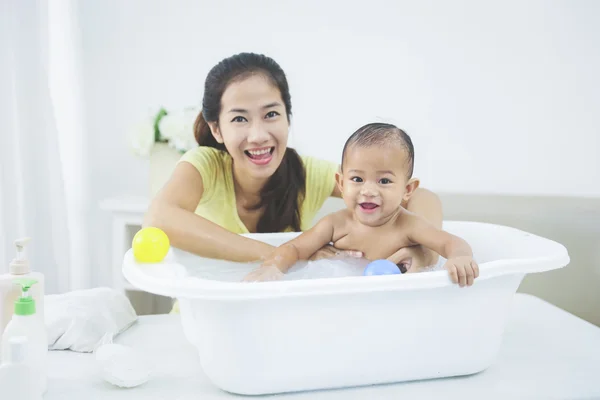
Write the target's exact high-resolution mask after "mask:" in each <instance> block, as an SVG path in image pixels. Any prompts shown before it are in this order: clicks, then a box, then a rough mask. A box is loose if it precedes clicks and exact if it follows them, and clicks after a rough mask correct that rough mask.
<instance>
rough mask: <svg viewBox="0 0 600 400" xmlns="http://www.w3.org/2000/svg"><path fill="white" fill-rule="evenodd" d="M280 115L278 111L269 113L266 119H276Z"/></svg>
mask: <svg viewBox="0 0 600 400" xmlns="http://www.w3.org/2000/svg"><path fill="white" fill-rule="evenodd" d="M278 115H279V113H278V112H277V111H269V112H268V113H267V115H265V118H275V117H276V116H278Z"/></svg>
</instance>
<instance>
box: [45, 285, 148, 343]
mask: <svg viewBox="0 0 600 400" xmlns="http://www.w3.org/2000/svg"><path fill="white" fill-rule="evenodd" d="M44 308H45V311H44V314H45V320H46V329H47V331H48V349H49V350H72V351H77V352H82V353H90V352H93V351H94V350H95V349H96V348H97V347H98V346H101V345H103V344H106V343H112V341H113V338H114V337H115V336H117V335H118V334H120V333H122V332H124V331H125V330H127V329H128V328H129V327H130V326H131V325H132V324H133V323H134V322H135V321H137V314H136V313H135V310H134V309H133V307H132V305H131V302H130V301H129V299H128V298H127V297H126V296H125V295H124V294H123V293H121V292H118V291H116V290H113V289H110V288H96V289H88V290H77V291H73V292H68V293H64V294H57V295H47V296H45V297H44Z"/></svg>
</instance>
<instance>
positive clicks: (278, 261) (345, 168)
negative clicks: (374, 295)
mask: <svg viewBox="0 0 600 400" xmlns="http://www.w3.org/2000/svg"><path fill="white" fill-rule="evenodd" d="M413 166H414V148H413V144H412V141H411V139H410V137H409V136H408V135H407V134H406V133H405V132H404V131H402V130H401V129H399V128H397V127H396V126H394V125H390V124H383V123H372V124H368V125H365V126H363V127H362V128H360V129H359V130H357V131H356V132H355V133H354V134H352V136H350V138H349V139H348V140H347V141H346V144H345V145H344V150H343V153H342V165H341V172H339V173H338V174H337V175H336V180H337V184H338V186H339V188H340V191H341V192H342V197H343V199H344V202H345V203H346V207H347V208H346V209H344V210H340V211H338V212H335V213H333V214H329V215H327V216H326V217H324V218H323V219H321V220H320V221H319V222H318V223H317V224H316V225H315V226H314V227H312V228H311V229H309V230H308V231H306V232H304V233H302V234H300V235H299V236H297V237H296V238H294V239H293V240H290V241H289V242H287V243H285V244H283V245H281V246H279V247H278V248H277V249H275V250H274V251H273V253H272V254H271V255H270V256H269V257H268V258H267V259H266V260H265V261H264V262H263V263H262V265H261V266H260V267H259V268H258V269H257V270H255V271H253V272H251V273H250V274H249V275H247V276H246V278H245V279H244V280H246V281H267V280H277V279H280V278H281V277H282V276H283V274H284V273H286V272H287V271H288V269H289V268H290V267H292V266H293V265H294V264H295V263H296V262H297V261H299V260H308V259H309V257H310V256H311V255H312V254H313V253H315V252H316V251H317V250H319V249H320V248H322V247H323V246H325V245H326V244H328V243H333V245H334V246H335V247H336V248H338V249H340V250H356V251H361V252H362V253H363V255H364V257H365V258H367V259H368V260H377V259H388V260H390V261H393V260H395V257H394V254H395V253H397V252H399V251H400V250H401V249H402V248H404V247H408V246H413V245H423V246H424V247H427V248H429V249H431V250H433V251H435V252H437V253H438V254H440V255H441V256H443V257H444V258H446V259H447V261H446V263H445V265H444V267H445V268H446V269H447V270H448V273H449V274H450V277H451V279H452V281H453V282H454V283H458V284H459V285H460V286H461V287H462V286H465V285H468V286H470V285H472V284H473V280H474V279H475V278H477V277H478V276H479V267H478V265H477V263H476V262H475V260H474V259H473V252H472V250H471V247H470V246H469V244H468V243H466V242H465V241H464V240H463V239H461V238H459V237H457V236H454V235H452V234H450V233H448V232H445V231H443V230H440V229H438V228H437V227H435V226H433V225H432V224H430V223H429V222H428V221H426V220H425V219H424V218H422V217H420V216H418V215H416V214H414V213H411V212H409V211H407V210H406V209H405V208H403V206H402V203H403V202H406V201H408V199H409V198H410V197H411V195H412V194H413V193H414V191H415V189H416V188H417V187H418V186H419V181H418V179H415V178H412V174H413ZM407 272H415V271H414V269H411V270H409V271H407Z"/></svg>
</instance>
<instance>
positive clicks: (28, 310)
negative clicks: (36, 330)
mask: <svg viewBox="0 0 600 400" xmlns="http://www.w3.org/2000/svg"><path fill="white" fill-rule="evenodd" d="M14 282H15V283H16V284H17V285H19V286H21V297H19V298H18V299H17V300H16V301H15V315H33V314H35V311H36V310H35V300H34V299H33V298H32V297H31V294H30V293H29V289H31V287H32V286H33V285H35V284H36V283H38V281H37V280H35V279H31V278H18V279H15V280H14Z"/></svg>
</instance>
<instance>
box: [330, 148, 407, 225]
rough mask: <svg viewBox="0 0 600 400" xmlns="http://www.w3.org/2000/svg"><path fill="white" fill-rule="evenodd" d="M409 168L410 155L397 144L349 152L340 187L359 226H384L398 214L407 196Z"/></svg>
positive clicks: (340, 177) (339, 181) (355, 149)
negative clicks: (408, 158) (361, 224)
mask: <svg viewBox="0 0 600 400" xmlns="http://www.w3.org/2000/svg"><path fill="white" fill-rule="evenodd" d="M408 167H409V164H408V160H407V152H406V150H405V149H404V148H403V147H402V146H401V145H400V144H397V143H390V144H388V145H386V146H369V147H362V146H351V147H350V148H348V149H347V150H346V154H345V157H344V165H343V166H342V174H340V176H339V177H338V184H339V186H340V189H341V191H342V195H343V198H344V202H345V203H346V206H347V207H348V209H349V210H352V211H353V212H354V215H355V218H356V219H357V220H358V221H359V222H361V223H363V224H365V225H369V226H379V225H383V224H385V223H386V222H387V221H389V219H390V218H391V217H392V216H393V215H394V214H395V213H396V212H397V211H398V209H399V207H400V206H401V204H402V199H403V197H404V195H405V194H406V192H407V189H406V185H407V183H408V182H407V181H408V179H407V174H408Z"/></svg>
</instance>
